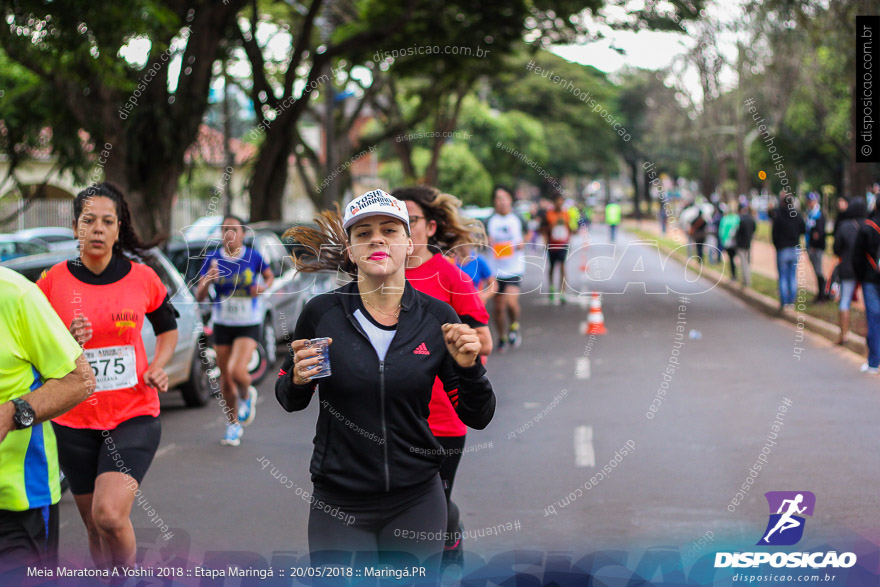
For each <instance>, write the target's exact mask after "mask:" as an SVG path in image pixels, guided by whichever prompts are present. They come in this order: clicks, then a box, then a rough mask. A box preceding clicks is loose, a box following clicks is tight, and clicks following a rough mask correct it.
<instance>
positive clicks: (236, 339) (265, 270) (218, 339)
mask: <svg viewBox="0 0 880 587" xmlns="http://www.w3.org/2000/svg"><path fill="white" fill-rule="evenodd" d="M222 231H223V246H221V247H218V248H217V250H216V251H213V252H211V253H210V254H209V255H208V256H207V257H205V262H204V264H203V265H202V269H201V271H199V275H200V279H199V286H198V289H197V290H196V299H198V300H199V301H202V300H204V299H205V298H206V297H207V296H208V288H209V286H210V285H211V284H214V300H213V302H214V309H213V314H212V320H213V322H214V350H215V351H216V353H217V366H218V367H219V368H220V388H221V391H222V392H223V400H224V402H225V405H224V409H223V411H224V412H225V413H226V419H227V423H226V434H225V435H224V436H223V439H222V440H221V441H220V442H221V444H224V445H228V446H238V445H239V444H240V443H241V434H242V428H241V427H242V425H245V426H247V425H248V424H250V423H251V422H253V420H254V416H255V415H256V407H257V390H256V388H255V387H253V386H252V385H251V376H250V373H249V372H248V367H247V365H248V361H249V360H250V357H251V355H252V354H253V352H254V350H255V349H256V348H257V340H259V337H260V326H261V325H262V323H263V314H264V308H263V301H262V300H261V299H260V297H259V295H260V294H261V293H263V292H264V291H265V290H266V288H268V287H269V286H270V285H272V281H274V279H275V276H274V274H273V273H272V270H271V269H270V268H269V266H268V265H267V264H266V263H265V262H264V261H263V257H262V256H260V253H258V252H257V251H255V250H254V249H251V248H250V247H246V246H244V233H245V227H244V223H243V222H242V220H241V219H240V218H238V217H237V216H227V217H226V218H224V219H223V226H222ZM260 277H262V280H261V279H260ZM239 399H240V400H241V401H240V402H239ZM239 404H240V405H239Z"/></svg>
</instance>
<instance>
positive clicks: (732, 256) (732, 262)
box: [724, 247, 736, 279]
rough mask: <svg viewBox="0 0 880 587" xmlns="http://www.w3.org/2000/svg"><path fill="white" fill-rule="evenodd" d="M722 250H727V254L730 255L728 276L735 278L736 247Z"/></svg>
mask: <svg viewBox="0 0 880 587" xmlns="http://www.w3.org/2000/svg"><path fill="white" fill-rule="evenodd" d="M724 250H725V251H727V256H728V257H730V276H731V277H732V278H733V279H736V247H732V248H729V249H724Z"/></svg>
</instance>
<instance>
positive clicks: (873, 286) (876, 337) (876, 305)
mask: <svg viewBox="0 0 880 587" xmlns="http://www.w3.org/2000/svg"><path fill="white" fill-rule="evenodd" d="M862 294H863V296H864V298H865V317H866V318H867V321H868V336H867V341H868V366H869V367H880V283H864V282H863V283H862Z"/></svg>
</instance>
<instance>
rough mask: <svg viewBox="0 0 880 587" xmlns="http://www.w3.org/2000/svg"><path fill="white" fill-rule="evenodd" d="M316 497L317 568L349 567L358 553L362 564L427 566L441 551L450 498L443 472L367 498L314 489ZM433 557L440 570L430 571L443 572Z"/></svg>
mask: <svg viewBox="0 0 880 587" xmlns="http://www.w3.org/2000/svg"><path fill="white" fill-rule="evenodd" d="M313 497H314V498H315V502H314V503H313V504H312V508H311V512H310V514H309V552H310V553H311V564H312V565H313V566H321V565H345V566H351V565H352V564H353V562H354V558H353V556H352V553H354V552H357V553H358V554H357V557H358V560H357V563H358V565H361V563H363V564H364V565H370V564H373V565H375V564H376V562H380V563H389V564H402V565H403V566H412V565H413V564H416V565H419V564H421V565H424V564H425V561H426V560H427V559H428V558H430V557H432V556H434V555H437V554H439V553H440V552H442V550H443V537H444V529H445V527H446V498H445V496H444V494H443V485H442V483H441V482H440V476H439V475H436V476H435V477H433V478H432V479H431V480H429V481H428V482H426V483H421V484H419V485H416V486H415V487H410V488H406V489H401V490H397V491H392V492H390V493H383V494H378V495H376V494H373V495H369V496H365V495H356V494H352V493H344V492H337V491H328V490H326V489H321V488H318V487H316V488H315V492H314V496H313ZM392 553H394V554H392ZM407 555H412V556H414V557H416V558H417V559H418V562H416V561H413V560H412V558H411V557H407ZM363 557H366V558H363ZM397 557H400V558H397ZM435 560H436V564H435V565H433V566H435V567H437V568H436V569H428V573H432V572H433V573H436V572H437V571H438V570H439V566H440V558H439V556H438V557H436V559H435ZM361 566H362V565H361Z"/></svg>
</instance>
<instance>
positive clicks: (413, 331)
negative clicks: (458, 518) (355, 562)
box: [275, 190, 495, 573]
mask: <svg viewBox="0 0 880 587" xmlns="http://www.w3.org/2000/svg"><path fill="white" fill-rule="evenodd" d="M318 224H319V227H320V228H319V229H317V230H316V229H309V228H303V227H300V228H295V229H292V230H291V231H289V234H290V236H292V237H293V238H294V239H295V240H297V241H299V242H301V243H303V244H304V245H306V247H307V248H310V249H312V251H318V252H319V254H318V255H317V256H316V257H311V260H310V261H306V260H305V258H304V257H300V258H298V259H297V260H296V262H297V266H298V268H299V269H301V270H306V271H315V270H320V269H337V268H338V269H342V270H343V271H346V272H347V273H349V274H350V275H352V276H353V277H354V278H355V279H354V280H353V281H352V282H350V283H348V284H347V285H345V286H343V287H341V288H339V289H337V290H335V291H333V292H330V293H326V294H323V295H320V296H317V297H315V298H313V299H312V300H310V301H309V302H308V304H306V306H305V308H304V309H303V311H302V313H301V314H300V316H299V320H298V321H297V325H296V329H295V331H294V335H293V338H294V341H293V343H292V345H291V346H292V351H293V354H291V355H289V356H288V357H287V358H286V359H285V362H284V365H283V367H282V369H281V373H280V375H279V378H278V381H277V382H276V384H275V395H276V397H277V398H278V401H279V403H281V405H282V407H284V409H285V410H287V411H288V412H293V411H297V410H303V409H305V408H306V406H308V404H309V401H310V400H311V397H312V395H313V393H314V391H315V387H316V385H317V386H318V387H319V389H320V412H319V415H318V424H317V430H316V434H315V438H314V447H315V448H314V452H313V455H312V462H311V467H310V471H311V474H312V482H313V483H314V492H313V496H312V497H313V498H314V502H313V503H312V509H311V513H310V516H309V550H310V551H311V552H312V563H313V564H328V563H330V562H332V560H333V559H331V558H330V556H331V554H330V553H329V552H328V551H340V550H341V551H349V552H351V551H361V552H363V551H366V552H373V553H376V552H379V553H382V552H386V553H387V552H404V553H409V554H411V555H414V556H416V557H418V558H419V560H420V561H422V563H424V561H425V560H426V559H427V558H428V557H430V556H431V555H435V554H439V553H441V552H442V549H443V539H444V536H443V534H444V531H445V529H446V498H445V495H444V492H443V487H442V484H441V481H440V477H439V470H440V465H441V463H442V461H443V458H444V457H443V454H444V453H443V449H442V447H441V446H440V444H439V443H438V442H437V441H436V439H435V438H434V435H433V434H432V433H431V430H430V428H429V426H428V412H429V410H428V405H429V402H430V400H431V388H432V385H433V382H434V378H435V377H439V378H440V379H441V381H443V384H444V389H445V391H446V393H447V394H448V396H449V399H450V401H451V402H452V405H453V406H454V407H455V410H456V412H457V414H458V416H459V418H460V419H461V421H462V422H464V423H465V424H466V425H468V426H470V427H472V428H476V429H482V428H485V427H486V426H487V425H488V423H489V421H490V420H491V419H492V416H493V414H494V411H495V395H494V393H493V391H492V386H491V384H490V383H489V380H488V379H487V378H486V375H485V373H486V371H485V369H484V368H483V366H482V363H480V362H479V361H478V360H477V357H478V355H479V352H480V348H481V344H480V340H479V337H478V336H477V334H476V332H475V331H474V329H473V328H470V327H469V326H467V325H465V324H460V323H459V318H458V316H457V315H456V314H455V312H454V311H453V310H452V308H451V307H450V306H449V305H447V304H445V303H443V302H441V301H439V300H436V299H434V298H432V297H430V296H428V295H425V294H422V293H420V292H418V291H416V290H415V289H414V288H413V287H412V286H411V285H410V284H409V283H407V281H406V279H405V277H404V271H405V261H406V257H407V255H408V254H410V253H412V249H413V244H412V240H411V239H410V238H409V216H408V213H407V208H406V206H405V205H404V204H403V203H402V202H400V201H399V200H397V199H396V198H393V197H392V196H391V195H389V194H387V193H385V192H383V191H382V190H374V191H372V192H369V193H367V194H364V195H362V196H360V197H359V198H357V199H355V200H354V201H352V202H351V203H350V204H348V205H347V206H346V208H345V217H344V222H343V224H342V226H340V225H339V216H338V213H336V214H334V213H333V212H325V213H324V214H323V215H322V217H321V218H319V219H318ZM328 245H329V246H328ZM318 337H328V338H331V339H332V341H331V344H330V346H329V355H330V370H331V375H330V376H328V377H326V378H322V379H319V377H321V376H322V373H321V369H322V367H321V366H320V364H319V363H320V357H318V356H316V354H317V351H316V350H315V348H314V347H313V346H311V347H310V346H308V341H309V339H312V338H318ZM335 560H336V561H337V562H338V559H335ZM439 561H440V557H439V556H438V557H437V558H436V564H432V565H431V566H432V569H431V570H432V571H433V572H435V573H436V570H437V568H439Z"/></svg>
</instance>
